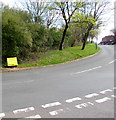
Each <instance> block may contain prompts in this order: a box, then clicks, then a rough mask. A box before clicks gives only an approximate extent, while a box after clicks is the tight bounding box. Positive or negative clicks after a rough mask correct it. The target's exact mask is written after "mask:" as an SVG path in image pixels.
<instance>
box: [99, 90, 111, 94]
mask: <svg viewBox="0 0 116 120" xmlns="http://www.w3.org/2000/svg"><path fill="white" fill-rule="evenodd" d="M106 92H112V90H111V89H107V90H103V91H101V92H100V93H101V94H105V93H106Z"/></svg>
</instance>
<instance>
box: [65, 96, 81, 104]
mask: <svg viewBox="0 0 116 120" xmlns="http://www.w3.org/2000/svg"><path fill="white" fill-rule="evenodd" d="M77 100H81V98H79V97H75V98H72V99H68V100H66V102H67V103H71V102H74V101H77Z"/></svg>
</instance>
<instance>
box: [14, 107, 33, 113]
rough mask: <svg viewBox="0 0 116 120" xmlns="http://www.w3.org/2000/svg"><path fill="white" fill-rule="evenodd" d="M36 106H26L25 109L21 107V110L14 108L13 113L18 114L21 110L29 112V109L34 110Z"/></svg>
mask: <svg viewBox="0 0 116 120" xmlns="http://www.w3.org/2000/svg"><path fill="white" fill-rule="evenodd" d="M33 110H34V107H29V108H24V109H19V110H14V111H13V113H14V114H17V113H21V112H29V111H33Z"/></svg>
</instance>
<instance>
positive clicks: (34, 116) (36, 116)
mask: <svg viewBox="0 0 116 120" xmlns="http://www.w3.org/2000/svg"><path fill="white" fill-rule="evenodd" d="M25 118H41V116H40V115H33V116H29V117H25Z"/></svg>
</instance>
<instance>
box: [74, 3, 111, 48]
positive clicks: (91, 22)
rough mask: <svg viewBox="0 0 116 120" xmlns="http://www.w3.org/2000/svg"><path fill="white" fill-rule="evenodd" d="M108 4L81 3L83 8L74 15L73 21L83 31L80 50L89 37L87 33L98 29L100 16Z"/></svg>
mask: <svg viewBox="0 0 116 120" xmlns="http://www.w3.org/2000/svg"><path fill="white" fill-rule="evenodd" d="M108 3H109V2H105V1H99V2H87V1H86V2H83V7H82V9H81V11H79V12H78V13H76V15H75V17H74V21H73V22H75V23H77V24H80V27H81V28H84V29H83V34H82V42H83V46H82V50H84V48H85V45H86V41H87V39H88V37H89V33H90V31H91V30H92V29H94V27H95V26H97V27H99V26H100V25H101V24H102V22H101V16H102V15H103V13H104V11H105V7H106V6H107V5H108Z"/></svg>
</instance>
